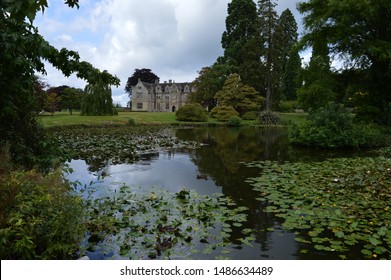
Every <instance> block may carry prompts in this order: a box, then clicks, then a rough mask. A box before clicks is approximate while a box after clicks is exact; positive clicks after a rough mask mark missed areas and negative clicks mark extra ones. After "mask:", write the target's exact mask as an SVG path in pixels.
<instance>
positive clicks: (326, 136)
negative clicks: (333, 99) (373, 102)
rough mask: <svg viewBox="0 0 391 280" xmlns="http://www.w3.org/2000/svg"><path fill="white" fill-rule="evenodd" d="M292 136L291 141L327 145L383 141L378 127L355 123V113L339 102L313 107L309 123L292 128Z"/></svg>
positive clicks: (302, 143) (342, 145)
mask: <svg viewBox="0 0 391 280" xmlns="http://www.w3.org/2000/svg"><path fill="white" fill-rule="evenodd" d="M289 139H290V141H291V142H292V143H296V144H300V145H305V146H312V147H314V146H317V147H324V148H342V147H354V148H358V147H366V146H376V145H379V144H382V143H383V142H384V137H383V136H382V135H381V131H380V130H379V129H378V128H376V127H375V126H371V125H364V124H354V123H353V115H352V114H351V113H350V112H348V111H347V110H346V109H345V107H344V106H343V105H341V104H336V103H329V104H328V105H327V106H325V107H322V108H320V109H318V110H313V111H311V112H310V113H309V115H308V120H307V122H306V123H304V124H301V125H294V126H292V127H291V128H290V131H289ZM381 139H383V140H381Z"/></svg>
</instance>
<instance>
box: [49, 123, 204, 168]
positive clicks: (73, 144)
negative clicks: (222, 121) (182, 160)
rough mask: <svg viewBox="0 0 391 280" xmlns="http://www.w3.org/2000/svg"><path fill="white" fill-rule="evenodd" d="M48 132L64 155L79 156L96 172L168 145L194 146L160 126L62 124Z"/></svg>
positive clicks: (131, 160) (162, 148)
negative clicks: (76, 125) (70, 125)
mask: <svg viewBox="0 0 391 280" xmlns="http://www.w3.org/2000/svg"><path fill="white" fill-rule="evenodd" d="M52 134H53V135H54V137H55V139H57V142H58V144H59V146H60V148H61V149H62V150H63V151H64V152H65V154H66V155H67V157H68V158H72V159H83V160H85V161H86V162H87V163H88V164H89V165H90V167H91V170H93V171H98V170H99V169H101V168H102V167H104V166H106V165H107V164H108V163H113V164H120V163H127V162H128V163H129V162H134V161H135V160H138V159H139V158H140V157H142V156H143V155H145V154H148V155H151V154H154V153H157V152H159V151H161V150H167V149H170V148H187V149H189V148H190V149H194V148H196V147H198V144H197V143H196V142H194V141H185V140H179V139H178V138H176V137H174V136H173V135H172V132H171V131H170V130H169V129H167V128H164V127H161V126H136V127H129V126H118V127H114V126H113V127H110V133H107V128H104V127H70V128H69V127H62V128H61V129H53V131H52Z"/></svg>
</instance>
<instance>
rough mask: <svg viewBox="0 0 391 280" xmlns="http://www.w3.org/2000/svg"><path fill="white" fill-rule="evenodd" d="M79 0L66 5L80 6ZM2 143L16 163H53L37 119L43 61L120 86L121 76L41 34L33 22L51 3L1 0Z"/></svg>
mask: <svg viewBox="0 0 391 280" xmlns="http://www.w3.org/2000/svg"><path fill="white" fill-rule="evenodd" d="M78 2H79V1H78V0H67V1H65V4H67V5H68V6H70V7H75V6H76V7H78ZM0 4H1V5H0V8H1V13H0V65H2V66H3V67H2V69H1V73H0V75H1V78H0V88H1V91H0V135H1V139H0V145H2V144H5V143H9V144H10V147H11V154H12V156H13V160H14V162H17V163H19V164H22V165H23V166H26V167H31V166H33V165H36V164H39V165H48V164H51V159H52V158H53V155H51V156H50V155H49V154H48V153H49V152H50V151H51V150H50V149H49V148H48V145H47V144H48V140H47V137H46V134H45V132H44V131H43V130H42V129H41V128H40V126H39V125H38V123H37V121H36V116H37V110H36V108H37V106H36V104H37V96H36V94H35V93H36V77H35V74H36V73H41V74H45V73H46V72H45V64H44V61H47V62H49V63H50V64H52V65H53V66H54V67H55V68H57V69H59V70H61V71H62V72H63V74H64V75H65V76H67V77H68V76H70V75H71V74H72V73H76V75H77V77H79V78H82V79H85V80H87V81H89V82H94V81H96V80H98V79H99V80H101V81H104V82H105V83H106V84H112V85H119V83H120V81H119V79H118V78H117V77H114V76H112V75H110V74H109V73H108V72H106V71H103V72H101V71H100V70H98V69H96V68H94V67H93V66H92V65H91V64H89V63H87V62H83V61H80V57H79V55H78V53H76V52H73V51H69V50H67V49H61V50H57V49H56V48H54V47H53V46H51V45H50V44H49V43H48V42H47V41H45V40H44V38H43V37H42V36H41V35H39V33H38V30H37V28H36V27H35V26H34V25H33V21H34V18H35V16H36V14H37V13H38V12H39V11H44V10H45V9H46V8H47V6H48V3H47V1H46V0H39V1H32V0H29V1H4V0H1V1H0Z"/></svg>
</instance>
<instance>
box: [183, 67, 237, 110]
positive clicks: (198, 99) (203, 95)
mask: <svg viewBox="0 0 391 280" xmlns="http://www.w3.org/2000/svg"><path fill="white" fill-rule="evenodd" d="M229 72H230V68H229V67H228V66H226V65H224V64H219V63H217V62H216V63H215V64H213V65H212V66H210V67H204V68H202V69H201V71H199V72H198V77H197V78H196V79H195V81H194V82H193V86H194V87H195V88H196V89H197V90H196V91H195V92H192V93H191V94H190V100H191V101H192V102H194V103H199V104H201V105H202V106H204V107H206V108H208V110H211V109H213V107H215V106H216V99H215V98H214V97H215V95H216V93H217V92H218V91H219V90H221V89H222V87H223V85H224V81H225V79H226V78H227V77H228V75H229Z"/></svg>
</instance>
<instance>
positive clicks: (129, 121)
mask: <svg viewBox="0 0 391 280" xmlns="http://www.w3.org/2000/svg"><path fill="white" fill-rule="evenodd" d="M128 125H129V126H135V125H136V121H135V120H134V119H132V118H129V119H128Z"/></svg>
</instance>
